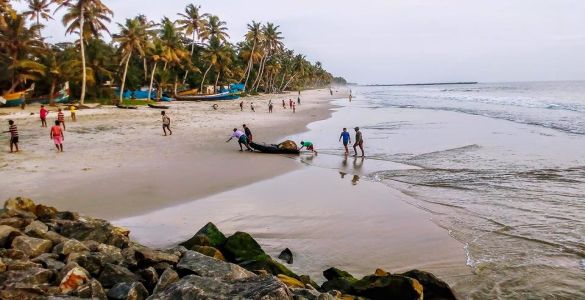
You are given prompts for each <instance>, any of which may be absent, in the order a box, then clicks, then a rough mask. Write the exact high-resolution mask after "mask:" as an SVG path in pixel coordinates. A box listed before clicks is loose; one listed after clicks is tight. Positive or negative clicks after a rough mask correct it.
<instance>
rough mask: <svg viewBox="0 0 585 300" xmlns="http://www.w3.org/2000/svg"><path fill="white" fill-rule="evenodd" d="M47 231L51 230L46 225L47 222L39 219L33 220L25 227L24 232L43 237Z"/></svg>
mask: <svg viewBox="0 0 585 300" xmlns="http://www.w3.org/2000/svg"><path fill="white" fill-rule="evenodd" d="M47 231H49V227H48V226H47V225H45V223H43V222H39V221H32V222H31V223H30V224H28V226H26V227H25V228H24V233H26V234H27V235H29V236H32V237H37V238H43V237H44V235H45V234H46V233H47Z"/></svg>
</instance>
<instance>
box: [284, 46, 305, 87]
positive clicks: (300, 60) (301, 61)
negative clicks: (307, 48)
mask: <svg viewBox="0 0 585 300" xmlns="http://www.w3.org/2000/svg"><path fill="white" fill-rule="evenodd" d="M293 64H294V67H293V72H294V74H293V76H292V77H291V78H290V79H289V80H288V82H287V83H286V84H285V85H284V87H283V88H282V89H281V90H282V91H285V90H286V88H287V87H288V85H289V84H290V83H291V82H292V81H293V79H295V77H297V76H300V77H302V76H303V75H304V74H305V70H306V69H307V60H306V59H305V56H304V55H302V54H297V56H295V58H294V61H293Z"/></svg>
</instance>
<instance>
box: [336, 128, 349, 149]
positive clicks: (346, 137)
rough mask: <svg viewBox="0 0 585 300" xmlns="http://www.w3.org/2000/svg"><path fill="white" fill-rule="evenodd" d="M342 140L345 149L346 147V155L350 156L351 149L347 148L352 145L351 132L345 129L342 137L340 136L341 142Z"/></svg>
mask: <svg viewBox="0 0 585 300" xmlns="http://www.w3.org/2000/svg"><path fill="white" fill-rule="evenodd" d="M342 139H343V147H345V155H348V154H349V149H348V148H347V145H348V144H350V143H351V137H350V136H349V132H347V128H343V132H341V135H340V136H339V141H340V142H341V140H342Z"/></svg>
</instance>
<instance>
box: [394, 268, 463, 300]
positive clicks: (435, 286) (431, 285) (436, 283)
mask: <svg viewBox="0 0 585 300" xmlns="http://www.w3.org/2000/svg"><path fill="white" fill-rule="evenodd" d="M401 275H402V276H406V277H410V278H413V279H416V280H418V282H420V284H422V286H423V289H424V292H425V299H443V300H455V299H457V298H456V297H455V294H453V291H452V290H451V288H450V287H449V285H448V284H447V283H446V282H444V281H443V280H441V279H439V278H437V277H436V276H435V275H433V274H431V273H429V272H425V271H419V270H412V271H408V272H406V273H402V274H401Z"/></svg>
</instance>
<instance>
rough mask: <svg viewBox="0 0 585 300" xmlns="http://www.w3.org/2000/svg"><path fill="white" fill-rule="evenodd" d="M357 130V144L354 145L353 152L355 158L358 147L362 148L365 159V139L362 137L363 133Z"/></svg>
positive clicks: (357, 128)
mask: <svg viewBox="0 0 585 300" xmlns="http://www.w3.org/2000/svg"><path fill="white" fill-rule="evenodd" d="M354 129H355V143H354V144H353V151H354V152H355V154H354V156H357V155H358V154H357V147H358V146H359V147H360V150H362V157H364V139H363V137H362V132H361V131H360V128H359V127H356V128H354Z"/></svg>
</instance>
